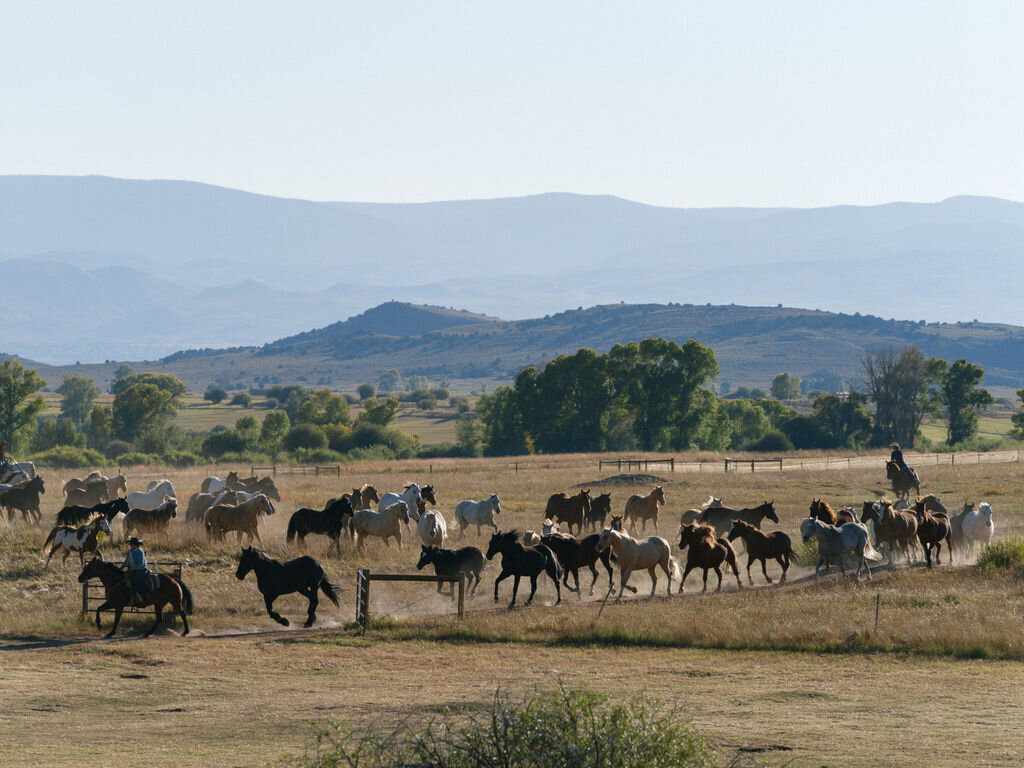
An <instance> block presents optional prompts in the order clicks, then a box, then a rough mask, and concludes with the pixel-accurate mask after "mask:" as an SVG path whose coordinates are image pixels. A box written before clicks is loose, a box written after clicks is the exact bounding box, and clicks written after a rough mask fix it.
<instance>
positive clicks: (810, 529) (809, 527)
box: [800, 517, 821, 544]
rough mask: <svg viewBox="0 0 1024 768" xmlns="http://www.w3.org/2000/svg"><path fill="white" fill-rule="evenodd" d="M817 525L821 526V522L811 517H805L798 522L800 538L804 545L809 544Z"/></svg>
mask: <svg viewBox="0 0 1024 768" xmlns="http://www.w3.org/2000/svg"><path fill="white" fill-rule="evenodd" d="M819 525H821V521H820V520H816V519H814V518H813V517H805V518H804V519H803V520H801V521H800V538H802V539H803V541H804V544H807V543H809V542H810V540H811V539H813V538H814V532H815V530H817V528H818V526H819Z"/></svg>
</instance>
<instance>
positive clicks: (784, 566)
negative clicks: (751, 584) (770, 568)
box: [765, 555, 789, 584]
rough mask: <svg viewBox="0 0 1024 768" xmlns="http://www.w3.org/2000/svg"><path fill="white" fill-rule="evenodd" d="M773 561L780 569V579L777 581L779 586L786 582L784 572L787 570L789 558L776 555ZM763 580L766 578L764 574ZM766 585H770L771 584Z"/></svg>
mask: <svg viewBox="0 0 1024 768" xmlns="http://www.w3.org/2000/svg"><path fill="white" fill-rule="evenodd" d="M775 560H776V562H778V564H779V565H780V566H781V567H782V577H781V578H780V579H779V583H780V584H781V583H782V582H784V581H785V580H786V571H788V570H789V557H788V556H787V555H776V556H775ZM765 578H768V575H767V574H765ZM768 583H769V584H770V583H771V582H768Z"/></svg>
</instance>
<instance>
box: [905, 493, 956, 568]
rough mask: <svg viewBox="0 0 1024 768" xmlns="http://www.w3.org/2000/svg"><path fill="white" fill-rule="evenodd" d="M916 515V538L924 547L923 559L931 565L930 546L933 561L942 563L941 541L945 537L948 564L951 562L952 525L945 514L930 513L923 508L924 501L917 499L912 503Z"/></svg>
mask: <svg viewBox="0 0 1024 768" xmlns="http://www.w3.org/2000/svg"><path fill="white" fill-rule="evenodd" d="M914 512H915V514H916V515H917V538H918V540H919V541H920V542H921V546H922V547H924V557H925V561H926V562H927V563H928V567H929V568H931V567H932V548H933V547H934V548H935V562H936V564H938V565H942V541H943V539H945V541H946V547H947V549H948V551H949V564H950V565H952V564H953V526H951V525H950V524H949V518H948V517H946V516H945V515H931V514H929V512H928V510H927V509H925V502H924V501H923V500H922V499H918V501H917V503H916V504H915V505H914Z"/></svg>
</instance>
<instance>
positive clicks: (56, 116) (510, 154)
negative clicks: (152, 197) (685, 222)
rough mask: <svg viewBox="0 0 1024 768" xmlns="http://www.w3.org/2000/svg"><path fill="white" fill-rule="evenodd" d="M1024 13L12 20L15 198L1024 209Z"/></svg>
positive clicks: (621, 11)
mask: <svg viewBox="0 0 1024 768" xmlns="http://www.w3.org/2000/svg"><path fill="white" fill-rule="evenodd" d="M1022 32H1024V4H1013V3H983V2H976V3H943V2H927V3H925V2H915V3H911V2H897V3H893V2H877V3H876V2H855V3H854V2H848V3H838V2H822V0H814V1H813V2H777V1H772V2H768V1H765V2H748V3H730V2H720V1H718V0H716V1H715V2H707V3H705V2H701V3H694V2H680V1H678V0H676V1H674V2H638V3H625V2H622V3H601V2H594V1H593V0H586V1H584V2H558V1H557V0H556V1H555V2H552V1H551V0H547V1H546V2H524V1H523V0H516V1H515V2H508V3H497V2H484V1H480V0H475V1H474V2H465V3H448V2H426V3H423V2H407V3H391V2H358V3H342V2H291V3H266V2H254V1H253V0H245V2H211V1H210V0H202V2H173V3H148V2H138V0H131V1H130V2H89V3H75V2H71V1H70V0H68V1H67V2H45V1H40V2H30V3H26V2H15V1H14V0H11V1H10V2H8V1H6V0H0V173H4V174H11V173H43V174H91V173H95V174H105V175H111V176H124V177H132V178H176V179H193V180H197V181H205V182H210V183H214V184H221V185H224V186H230V187H238V188H242V189H247V190H251V191H255V192H264V193H268V194H275V195H282V196H289V197H305V198H311V199H318V200H375V201H419V200H438V199H455V198H473V197H498V196H506V195H523V194H532V193H537V192H547V191H568V192H580V193H588V194H603V193H608V194H615V195H620V196H622V197H627V198H631V199H634V200H641V201H644V202H649V203H656V204H662V205H672V206H712V205H793V206H814V205H825V204H832V203H858V204H871V203H880V202H887V201H891V200H938V199H941V198H944V197H948V196H950V195H954V194H963V193H970V194H985V195H997V196H1001V197H1009V198H1013V199H1016V200H1024V151H1022V148H1024V142H1022V139H1024V87H1022V86H1024V44H1022V42H1021V39H1022Z"/></svg>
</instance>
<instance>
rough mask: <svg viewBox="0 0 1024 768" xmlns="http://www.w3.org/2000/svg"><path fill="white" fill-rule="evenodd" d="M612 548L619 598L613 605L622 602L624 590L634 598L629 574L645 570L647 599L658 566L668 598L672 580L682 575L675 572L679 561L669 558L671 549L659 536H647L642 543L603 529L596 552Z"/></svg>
mask: <svg viewBox="0 0 1024 768" xmlns="http://www.w3.org/2000/svg"><path fill="white" fill-rule="evenodd" d="M608 547H611V548H612V551H613V552H614V553H615V557H616V558H617V559H618V561H619V586H620V589H619V596H618V597H617V598H616V601H618V600H621V599H622V595H623V593H624V592H625V591H626V590H627V589H628V590H629V591H630V592H632V593H634V594H636V587H631V586H629V584H627V583H626V582H628V581H629V577H630V575H631V574H632V573H633V571H639V570H643V569H645V568H646V569H647V573H649V574H650V576H651V595H653V594H654V590H655V589H657V587H658V575H657V574H656V573H655V572H654V569H655V568H657V567H658V566H661V569H662V570H663V571H664V572H665V575H666V576H668V594H670V595H671V594H672V579H673V578H676V579H678V578H679V577H680V576H681V575H682V572H681V571H680V569H679V561H678V560H676V559H675V558H674V557H672V549H671V548H670V547H669V544H668V542H667V541H665V539H663V538H661V537H660V536H648V537H647V538H646V539H634V538H633V537H632V536H630V535H629V534H628V533H625V532H623V531H616V530H613V529H611V528H605V529H604V530H603V531H601V537H600V538H599V539H598V540H597V549H598V551H604V550H605V549H607V548H608Z"/></svg>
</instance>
